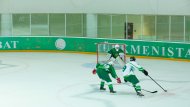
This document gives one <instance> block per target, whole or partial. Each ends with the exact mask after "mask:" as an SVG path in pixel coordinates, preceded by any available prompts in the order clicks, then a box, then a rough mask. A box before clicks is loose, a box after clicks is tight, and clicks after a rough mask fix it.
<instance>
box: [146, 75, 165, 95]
mask: <svg viewBox="0 0 190 107" xmlns="http://www.w3.org/2000/svg"><path fill="white" fill-rule="evenodd" d="M147 76H148V77H149V78H150V79H151V80H152V81H154V82H155V83H156V84H157V85H158V86H159V87H160V88H162V89H163V90H164V92H167V90H165V89H164V88H163V87H162V86H161V85H160V84H158V83H157V82H156V81H155V80H154V79H153V78H152V77H150V75H147Z"/></svg>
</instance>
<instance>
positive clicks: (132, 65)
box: [122, 56, 148, 96]
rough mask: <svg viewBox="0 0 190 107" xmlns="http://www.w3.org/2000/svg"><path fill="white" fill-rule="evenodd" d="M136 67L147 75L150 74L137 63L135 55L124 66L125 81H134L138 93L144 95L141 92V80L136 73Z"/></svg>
mask: <svg viewBox="0 0 190 107" xmlns="http://www.w3.org/2000/svg"><path fill="white" fill-rule="evenodd" d="M135 69H137V70H139V71H141V72H143V73H144V74H145V75H146V76H147V75H148V72H147V71H146V70H145V69H144V68H143V67H141V66H140V65H138V64H137V62H136V58H135V57H133V56H132V57H130V61H129V62H128V63H127V64H126V65H125V66H124V67H123V70H122V71H123V78H124V81H125V82H130V83H132V85H133V87H134V89H135V91H136V93H137V95H139V96H144V95H143V94H142V92H141V86H140V85H139V80H138V79H137V77H136V76H135V74H134V71H135Z"/></svg>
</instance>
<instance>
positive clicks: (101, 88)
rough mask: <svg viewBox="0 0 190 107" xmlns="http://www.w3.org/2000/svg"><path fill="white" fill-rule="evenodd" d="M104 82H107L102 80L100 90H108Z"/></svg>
mask: <svg viewBox="0 0 190 107" xmlns="http://www.w3.org/2000/svg"><path fill="white" fill-rule="evenodd" d="M104 84H105V82H103V81H101V83H100V90H106V88H104Z"/></svg>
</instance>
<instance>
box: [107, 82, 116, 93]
mask: <svg viewBox="0 0 190 107" xmlns="http://www.w3.org/2000/svg"><path fill="white" fill-rule="evenodd" d="M108 87H109V90H110V93H116V91H114V90H113V85H112V84H109V85H108Z"/></svg>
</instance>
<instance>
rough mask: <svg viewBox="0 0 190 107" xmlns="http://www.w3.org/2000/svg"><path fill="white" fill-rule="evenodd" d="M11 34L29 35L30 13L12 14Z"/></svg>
mask: <svg viewBox="0 0 190 107" xmlns="http://www.w3.org/2000/svg"><path fill="white" fill-rule="evenodd" d="M12 18H13V35H23V36H27V35H30V15H29V14H13V15H12Z"/></svg>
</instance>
